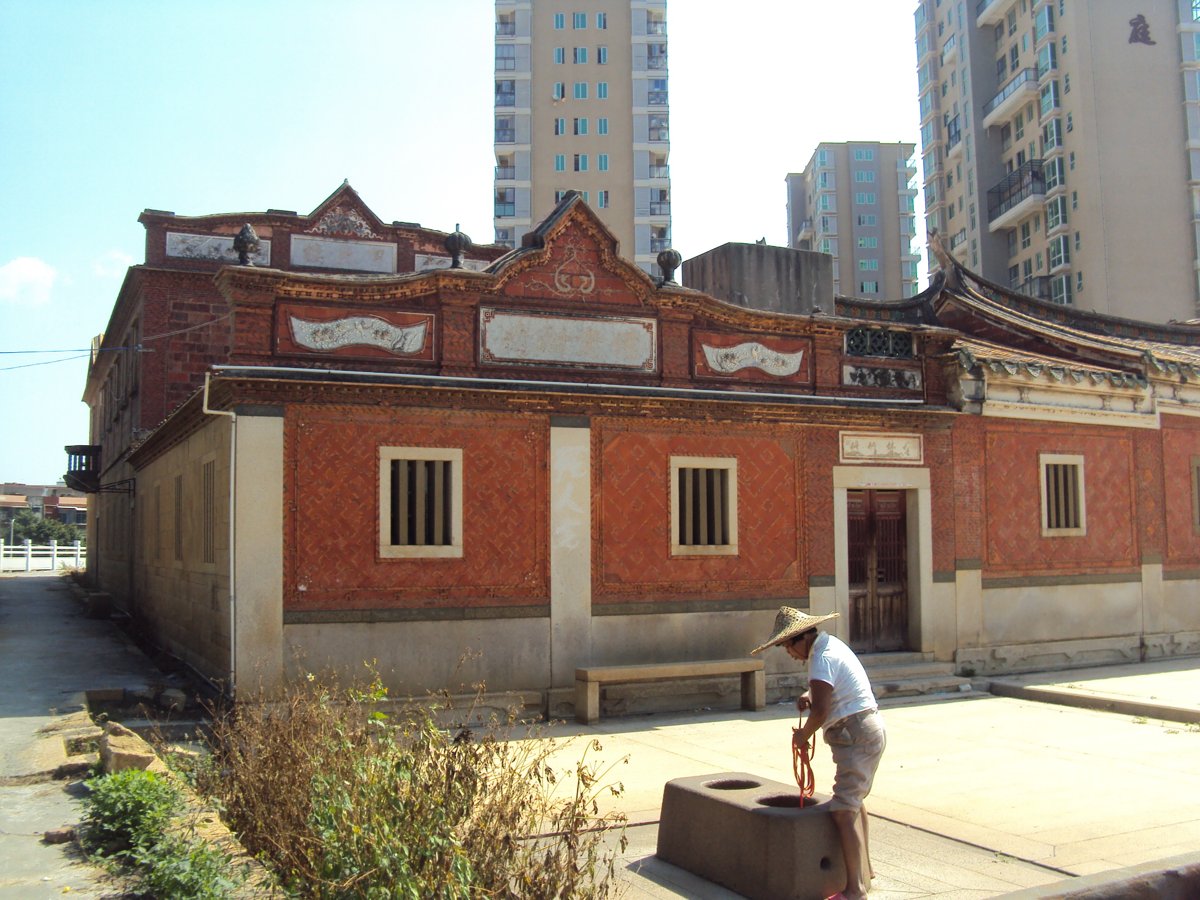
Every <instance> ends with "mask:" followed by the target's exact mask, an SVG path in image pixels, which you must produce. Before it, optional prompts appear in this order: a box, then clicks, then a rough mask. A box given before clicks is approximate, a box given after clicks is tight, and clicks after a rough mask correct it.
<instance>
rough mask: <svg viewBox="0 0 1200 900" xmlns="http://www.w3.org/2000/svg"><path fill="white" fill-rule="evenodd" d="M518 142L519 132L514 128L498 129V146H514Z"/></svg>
mask: <svg viewBox="0 0 1200 900" xmlns="http://www.w3.org/2000/svg"><path fill="white" fill-rule="evenodd" d="M516 140H517V132H516V130H515V129H513V128H497V129H496V143H497V144H512V143H515V142H516Z"/></svg>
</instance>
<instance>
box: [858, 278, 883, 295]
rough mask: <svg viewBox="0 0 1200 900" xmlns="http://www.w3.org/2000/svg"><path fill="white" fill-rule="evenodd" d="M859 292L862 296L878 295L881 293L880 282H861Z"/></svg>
mask: <svg viewBox="0 0 1200 900" xmlns="http://www.w3.org/2000/svg"><path fill="white" fill-rule="evenodd" d="M858 292H859V293H860V294H878V293H879V282H878V281H860V282H859V283H858Z"/></svg>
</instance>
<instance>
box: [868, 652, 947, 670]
mask: <svg viewBox="0 0 1200 900" xmlns="http://www.w3.org/2000/svg"><path fill="white" fill-rule="evenodd" d="M857 656H858V661H859V662H861V663H862V664H863V668H865V669H868V670H869V669H874V668H879V667H886V666H907V665H912V664H914V663H926V662H933V654H932V653H918V652H916V651H915V650H898V651H896V652H895V653H859V654H857Z"/></svg>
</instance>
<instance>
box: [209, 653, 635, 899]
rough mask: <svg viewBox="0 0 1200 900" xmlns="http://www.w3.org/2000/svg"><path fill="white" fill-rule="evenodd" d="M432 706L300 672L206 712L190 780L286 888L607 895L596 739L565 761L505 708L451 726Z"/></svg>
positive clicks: (621, 842) (608, 849)
mask: <svg viewBox="0 0 1200 900" xmlns="http://www.w3.org/2000/svg"><path fill="white" fill-rule="evenodd" d="M435 712H436V710H431V709H430V708H429V707H428V706H426V705H404V706H398V705H397V704H395V703H392V702H391V701H389V699H388V696H387V692H386V690H385V689H384V687H383V686H382V684H381V683H380V681H379V679H378V678H375V679H373V680H372V681H371V682H370V683H368V684H363V685H359V686H353V687H349V688H342V687H339V686H338V685H337V684H335V683H330V682H323V681H321V680H318V679H316V678H312V677H311V676H310V678H309V680H307V681H303V682H301V683H299V684H296V685H293V686H291V687H290V688H288V689H287V693H286V694H285V696H283V697H282V698H281V699H277V700H275V701H273V702H270V703H267V702H242V703H239V704H238V705H237V706H235V707H233V708H231V709H228V710H225V711H221V712H219V713H217V714H216V715H215V716H214V723H213V741H212V744H213V747H212V750H213V752H212V756H211V757H210V758H209V761H208V764H207V765H205V766H203V767H201V768H200V769H199V770H198V771H197V772H196V773H195V784H196V786H197V788H198V789H199V790H200V791H201V793H202V794H204V795H205V796H207V797H209V798H210V799H212V800H214V801H215V802H217V803H218V804H219V805H220V807H221V808H222V809H223V810H224V813H225V818H226V822H227V823H228V824H229V826H230V827H231V828H232V829H233V830H234V831H235V832H236V833H237V834H238V835H239V836H240V838H241V841H242V843H243V844H244V845H245V847H246V848H247V850H248V851H249V852H250V853H252V854H254V855H256V856H257V857H258V858H259V859H261V860H262V861H263V862H264V863H265V864H267V865H268V866H269V867H270V868H271V869H272V870H273V871H274V872H275V874H276V876H277V878H278V879H279V882H280V884H282V885H283V886H284V888H285V889H286V890H287V892H288V893H289V894H290V895H292V896H295V897H302V898H334V897H337V898H377V897H378V898H382V897H388V898H391V897H404V898H407V897H411V898H425V897H440V898H473V897H510V898H517V897H521V898H525V897H583V898H593V897H605V896H608V895H609V894H610V893H611V892H612V891H613V890H614V888H615V884H614V881H615V863H616V857H617V854H618V853H619V852H620V851H621V850H623V849H624V847H625V839H624V833H623V827H624V819H623V816H620V815H617V814H607V815H606V814H604V813H602V812H601V807H600V802H599V801H600V798H601V796H602V795H603V794H604V793H609V792H611V793H614V794H619V793H620V791H621V786H620V785H619V784H616V783H614V782H612V778H611V775H612V773H611V772H609V771H607V770H601V769H600V768H599V766H598V764H596V763H595V762H593V761H592V760H591V759H590V758H589V754H590V753H592V752H594V751H595V750H599V749H600V748H599V745H598V744H589V746H588V748H587V750H585V751H584V752H583V753H582V754H581V756H580V758H579V759H578V761H577V762H576V763H575V764H574V767H573V771H570V772H567V773H563V772H560V771H558V770H556V769H555V767H554V766H552V765H551V756H552V754H554V753H555V752H556V751H557V750H558V748H557V747H555V745H554V744H553V743H552V742H550V741H545V740H513V739H511V738H512V737H513V733H512V728H513V723H512V722H511V721H497V720H494V719H493V720H492V721H490V722H488V723H486V724H484V725H482V726H479V727H478V728H477V729H476V730H475V732H472V731H468V730H467V729H460V730H458V731H457V732H453V733H452V732H450V731H447V730H445V729H443V728H441V727H439V726H438V723H437V721H436V719H435ZM521 736H528V735H527V734H523V735H521ZM612 829H617V830H618V831H619V832H620V837H619V839H618V840H617V841H615V842H609V841H606V836H607V834H608V832H609V831H611V830H612Z"/></svg>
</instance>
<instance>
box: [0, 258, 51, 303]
mask: <svg viewBox="0 0 1200 900" xmlns="http://www.w3.org/2000/svg"><path fill="white" fill-rule="evenodd" d="M59 277H60V276H59V273H58V272H57V271H56V270H55V269H54V267H53V266H51V265H50V264H49V263H47V262H44V261H42V260H40V259H38V258H37V257H34V256H18V257H17V258H16V259H14V260H13V261H12V262H7V263H5V264H4V265H2V266H0V302H2V301H11V302H13V303H16V304H20V305H24V306H39V305H41V304H43V303H46V302H48V301H49V300H50V291H51V290H52V289H53V288H54V283H55V282H56V281H58V279H59Z"/></svg>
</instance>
